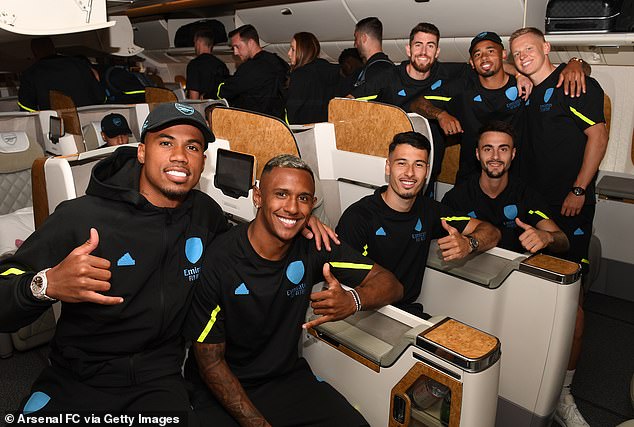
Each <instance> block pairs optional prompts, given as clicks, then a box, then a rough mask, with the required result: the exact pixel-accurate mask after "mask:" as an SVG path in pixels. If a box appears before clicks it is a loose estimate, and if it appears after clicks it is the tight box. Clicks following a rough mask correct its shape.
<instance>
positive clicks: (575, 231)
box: [550, 205, 596, 274]
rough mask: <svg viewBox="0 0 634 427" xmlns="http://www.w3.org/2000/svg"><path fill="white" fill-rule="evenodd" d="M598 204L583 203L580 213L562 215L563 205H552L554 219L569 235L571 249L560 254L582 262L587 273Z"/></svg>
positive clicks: (567, 235)
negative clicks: (593, 223) (593, 224)
mask: <svg viewBox="0 0 634 427" xmlns="http://www.w3.org/2000/svg"><path fill="white" fill-rule="evenodd" d="M595 207H596V205H583V208H581V212H580V213H579V215H575V216H563V215H561V205H552V206H550V211H551V213H552V214H553V220H554V221H555V223H557V225H558V226H559V228H561V230H562V231H563V232H564V233H565V234H566V237H568V242H570V249H569V250H568V252H566V253H563V254H559V256H560V257H561V258H565V259H567V260H570V261H573V262H577V263H579V264H581V267H582V268H583V273H584V274H585V273H587V271H588V266H589V265H590V261H589V260H588V248H589V247H590V238H591V237H592V222H593V220H594V211H595Z"/></svg>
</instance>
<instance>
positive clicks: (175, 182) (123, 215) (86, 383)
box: [0, 103, 228, 422]
mask: <svg viewBox="0 0 634 427" xmlns="http://www.w3.org/2000/svg"><path fill="white" fill-rule="evenodd" d="M213 140H214V136H213V134H212V133H211V131H210V130H209V128H208V127H207V124H206V123H205V120H204V119H203V117H202V116H201V115H200V114H199V113H198V112H196V111H195V110H194V109H193V108H192V107H190V106H188V105H185V104H178V103H169V104H161V105H159V106H158V107H157V108H156V109H154V110H153V111H152V112H151V113H150V114H149V116H148V118H147V120H146V121H145V123H144V125H143V129H142V134H141V143H140V144H139V147H138V150H137V148H135V147H121V148H119V149H117V150H116V151H115V152H114V153H113V154H112V155H111V156H110V157H108V158H106V159H104V160H102V161H101V162H99V163H98V164H97V165H96V166H95V167H94V169H93V171H92V176H91V178H90V183H89V185H88V188H87V190H86V195H85V196H82V197H79V198H77V199H74V200H70V201H67V202H64V203H62V204H61V205H60V206H58V208H57V209H56V210H55V212H54V213H53V214H52V215H51V216H50V217H49V218H48V219H47V220H46V222H45V223H44V224H43V225H42V227H40V228H39V229H38V230H37V231H36V232H35V233H33V234H32V235H31V237H29V239H27V240H26V242H24V244H23V245H22V247H21V248H20V249H19V250H18V252H17V253H16V254H15V255H14V256H13V257H11V258H9V259H7V260H5V261H3V262H2V263H1V264H0V298H2V300H3V301H4V304H2V306H1V307H0V325H2V326H1V327H0V329H1V330H2V332H12V331H15V330H17V329H18V328H20V327H22V326H25V325H27V324H29V323H31V322H32V321H34V320H35V319H36V318H37V317H39V316H40V315H41V314H42V313H43V312H44V311H45V310H47V309H48V308H49V307H50V306H51V305H52V304H53V303H54V302H55V301H57V300H59V301H62V315H61V317H60V319H59V321H58V324H57V331H56V335H55V337H54V338H53V341H52V345H51V353H50V366H48V367H46V368H45V369H44V371H43V372H42V373H41V375H40V376H39V377H38V379H37V380H36V381H35V383H34V385H33V387H32V390H31V394H30V396H29V397H28V398H26V399H25V400H24V401H23V404H22V405H21V407H20V408H19V410H20V411H21V412H23V413H24V414H33V415H41V414H53V413H54V414H60V413H80V412H82V411H90V413H94V414H96V415H98V414H99V413H101V414H102V415H103V414H104V413H110V414H115V413H126V414H134V413H137V414H146V413H149V412H154V413H156V412H161V413H162V414H163V415H165V416H178V417H181V420H183V421H184V420H185V419H186V418H187V413H188V412H189V411H190V404H189V399H188V395H187V392H186V389H185V386H184V382H183V379H182V377H181V375H180V367H181V364H182V361H183V357H184V349H185V346H184V342H183V339H182V337H181V328H182V324H183V320H184V317H185V313H186V311H187V309H188V307H189V302H190V299H191V292H192V290H193V289H194V288H195V287H196V286H197V283H198V282H199V280H200V272H201V268H202V267H203V266H202V259H203V254H204V252H205V250H206V248H207V246H208V244H209V243H210V242H211V241H212V240H213V239H214V238H215V237H216V235H218V234H219V233H221V232H223V231H225V230H226V229H227V228H228V224H227V221H226V219H225V217H224V215H223V213H222V210H221V209H220V207H219V206H218V204H217V203H215V202H214V201H213V200H212V199H211V198H210V197H209V196H207V195H206V194H204V193H202V192H200V191H198V190H195V189H193V188H194V186H195V185H196V184H197V183H198V180H199V178H200V174H201V172H202V170H203V166H204V160H205V155H204V151H205V149H206V148H207V145H208V144H209V143H210V142H212V141H213ZM189 420H190V421H191V422H193V417H189Z"/></svg>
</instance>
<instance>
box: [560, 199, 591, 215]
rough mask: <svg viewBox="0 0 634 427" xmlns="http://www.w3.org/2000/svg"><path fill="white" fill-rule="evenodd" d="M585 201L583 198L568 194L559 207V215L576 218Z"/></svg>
mask: <svg viewBox="0 0 634 427" xmlns="http://www.w3.org/2000/svg"><path fill="white" fill-rule="evenodd" d="M585 201H586V197H585V196H575V195H574V194H572V193H568V195H567V196H566V198H565V199H564V203H563V204H562V205H561V214H562V215H563V216H576V215H579V212H581V208H582V207H583V204H584V203H585Z"/></svg>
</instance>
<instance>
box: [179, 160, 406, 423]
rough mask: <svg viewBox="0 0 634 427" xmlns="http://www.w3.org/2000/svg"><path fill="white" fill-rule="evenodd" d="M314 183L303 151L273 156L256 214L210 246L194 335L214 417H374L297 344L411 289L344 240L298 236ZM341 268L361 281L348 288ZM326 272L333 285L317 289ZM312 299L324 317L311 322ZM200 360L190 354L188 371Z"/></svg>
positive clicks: (206, 402) (202, 397)
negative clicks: (319, 242) (322, 377)
mask: <svg viewBox="0 0 634 427" xmlns="http://www.w3.org/2000/svg"><path fill="white" fill-rule="evenodd" d="M314 191H315V181H314V178H313V174H312V171H311V170H310V168H309V167H308V165H307V164H306V163H305V162H303V161H302V160H301V159H299V158H297V157H294V156H291V155H281V156H277V157H275V158H273V159H271V160H270V161H269V162H268V163H267V164H266V165H265V167H264V170H263V171H262V175H261V179H260V184H259V188H257V187H256V188H255V189H254V194H253V202H254V204H255V207H256V208H257V210H258V211H257V214H256V217H255V219H254V220H253V221H252V222H251V223H250V224H244V225H239V226H237V227H234V228H233V229H232V230H230V231H229V232H227V233H225V234H224V235H223V236H222V237H221V238H220V239H218V240H217V241H215V242H214V243H215V244H214V245H212V246H211V247H210V248H209V250H208V251H207V252H206V253H205V259H204V262H203V265H204V268H203V269H202V272H201V274H202V283H201V286H198V287H197V289H196V291H195V296H194V299H193V302H192V309H191V312H190V315H189V317H188V320H187V325H186V327H185V334H186V335H187V336H188V338H190V339H192V340H193V341H194V344H193V353H194V354H195V358H196V361H197V362H198V366H199V370H200V374H201V376H202V377H203V379H204V381H205V382H206V384H207V386H204V385H200V386H199V387H198V390H197V392H196V393H195V394H194V396H193V399H192V404H193V406H194V408H195V410H196V412H197V413H198V414H199V416H200V417H201V420H204V422H205V423H207V424H209V423H211V424H213V425H214V426H237V425H258V426H260V425H264V426H268V425H274V426H300V425H311V426H324V427H330V426H342V427H351V426H359V425H367V422H366V421H365V420H364V419H363V417H362V416H361V415H360V414H359V413H358V412H357V411H356V410H355V409H354V408H353V407H352V406H351V405H350V404H349V403H348V402H347V401H346V400H345V398H343V396H341V395H340V394H339V393H338V392H337V391H336V390H335V389H333V388H332V387H331V386H330V385H328V384H327V383H325V382H319V381H318V380H317V379H316V378H315V376H314V374H313V373H312V372H311V370H310V367H309V366H308V364H307V363H306V361H305V360H304V359H303V358H301V357H299V355H298V348H297V345H298V342H299V338H300V335H301V332H302V327H303V328H310V327H313V326H316V325H318V324H320V323H324V322H327V321H331V320H339V319H343V318H345V317H347V316H349V315H351V314H353V313H354V312H356V311H358V310H360V309H361V308H363V309H372V308H377V307H380V306H383V305H386V304H390V303H392V302H393V301H397V300H398V299H400V298H401V296H402V293H403V287H402V285H401V284H400V283H399V282H398V281H397V280H396V278H395V277H394V276H393V275H392V274H391V273H390V272H388V271H387V270H385V269H384V268H382V267H380V266H379V265H377V264H373V263H371V262H368V261H369V260H368V259H367V258H365V257H363V256H361V255H360V254H359V253H358V252H356V251H354V250H352V249H351V248H350V247H349V246H347V245H345V244H342V245H341V246H333V247H332V251H331V252H327V251H318V250H317V249H316V248H315V245H314V244H312V242H309V241H308V240H306V239H303V238H301V237H299V236H298V234H299V232H300V231H301V230H302V228H303V227H304V225H305V224H306V222H307V220H308V218H309V217H310V213H311V210H312V207H313V204H314V202H315V197H314ZM335 275H336V276H337V277H338V278H339V279H341V280H342V281H343V282H344V283H346V284H348V285H351V286H355V285H356V287H355V288H354V289H353V290H351V291H345V290H343V289H342V287H341V285H340V284H339V282H338V280H337V279H336V278H335ZM323 279H325V280H326V282H327V284H328V289H327V290H324V291H321V292H317V293H314V294H311V293H310V291H311V287H312V286H313V285H314V284H315V283H317V282H320V281H321V280H323ZM310 301H312V302H311V306H312V308H313V310H314V313H315V314H316V315H318V316H320V317H318V318H317V319H316V320H313V321H311V322H309V323H306V324H304V325H303V326H302V323H303V322H304V319H305V315H306V310H307V308H308V304H309V302H310ZM191 368H192V365H191V360H190V361H188V369H187V372H188V374H189V373H192V369H191ZM195 372H196V371H195V367H194V370H193V373H195ZM207 387H208V388H209V389H210V390H211V393H210V392H209V389H207Z"/></svg>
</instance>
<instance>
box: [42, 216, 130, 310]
mask: <svg viewBox="0 0 634 427" xmlns="http://www.w3.org/2000/svg"><path fill="white" fill-rule="evenodd" d="M97 246H99V233H98V232H97V230H96V229H94V228H91V229H90V238H89V239H88V241H87V242H86V243H84V244H82V245H80V246H77V247H76V248H75V249H73V251H72V252H71V253H70V254H68V256H67V257H66V258H64V260H63V261H62V262H60V263H59V264H57V265H56V266H55V267H53V268H51V269H50V270H48V271H47V272H46V278H47V281H48V287H47V290H46V294H47V295H48V296H49V297H51V298H55V299H58V300H60V301H64V302H94V303H97V304H105V305H114V304H120V303H122V302H123V298H121V297H108V296H105V295H102V294H101V293H100V292H105V291H108V290H109V289H110V282H109V280H110V278H111V276H112V274H111V273H110V270H109V269H110V261H108V260H107V259H103V258H99V257H96V256H93V255H91V253H92V252H93V251H94V250H95V249H96V248H97Z"/></svg>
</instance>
